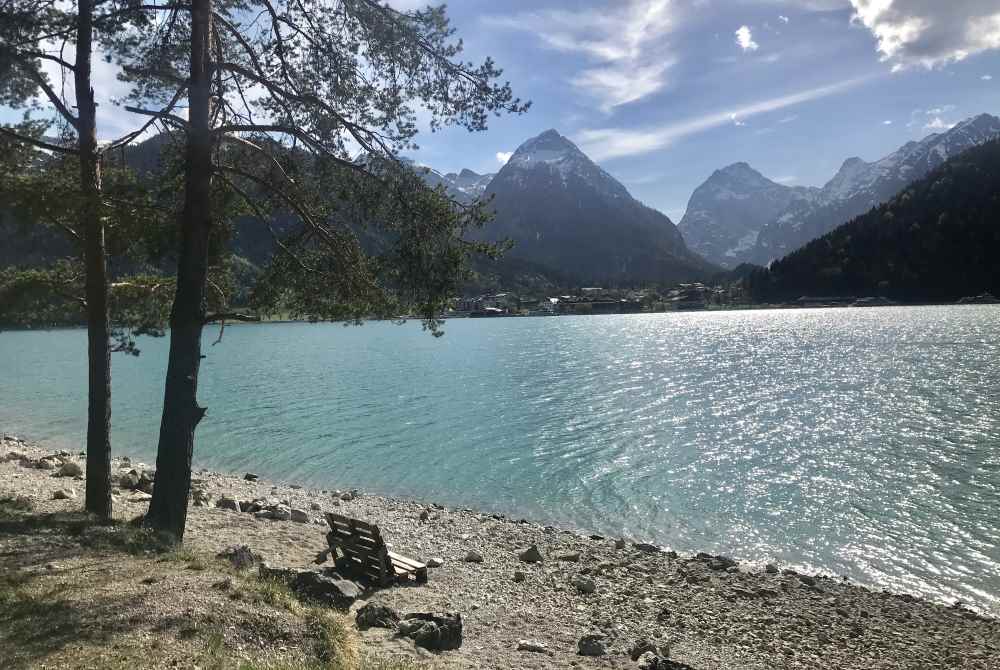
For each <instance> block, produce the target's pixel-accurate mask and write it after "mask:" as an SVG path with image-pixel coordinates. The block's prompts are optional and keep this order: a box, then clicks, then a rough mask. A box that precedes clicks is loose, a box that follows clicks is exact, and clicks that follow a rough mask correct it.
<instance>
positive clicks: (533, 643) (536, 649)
mask: <svg viewBox="0 0 1000 670" xmlns="http://www.w3.org/2000/svg"><path fill="white" fill-rule="evenodd" d="M517 650H518V651H530V652H533V653H536V654H545V653H547V652H548V651H549V648H548V646H547V645H546V644H545V643H544V642H538V641H537V640H518V641H517Z"/></svg>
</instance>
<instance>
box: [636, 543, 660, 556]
mask: <svg viewBox="0 0 1000 670" xmlns="http://www.w3.org/2000/svg"><path fill="white" fill-rule="evenodd" d="M632 546H633V547H635V548H636V550H638V551H641V552H644V553H647V554H658V553H660V552H661V551H663V550H662V549H660V548H659V547H658V546H656V545H655V544H650V543H648V542H636V543H635V544H633V545H632Z"/></svg>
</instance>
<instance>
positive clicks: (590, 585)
mask: <svg viewBox="0 0 1000 670" xmlns="http://www.w3.org/2000/svg"><path fill="white" fill-rule="evenodd" d="M570 583H572V584H573V586H575V587H576V590H577V591H579V592H580V593H593V592H594V591H596V590H597V585H596V584H594V580H593V579H590V578H589V577H584V576H583V575H575V576H574V577H573V579H571V580H570Z"/></svg>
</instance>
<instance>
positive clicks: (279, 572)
mask: <svg viewBox="0 0 1000 670" xmlns="http://www.w3.org/2000/svg"><path fill="white" fill-rule="evenodd" d="M303 572H310V571H309V570H299V569H297V568H277V567H274V566H273V565H271V564H270V563H268V562H267V561H262V562H261V563H260V565H258V566H257V576H258V577H260V578H261V579H269V580H273V581H276V582H281V583H282V584H285V585H289V586H290V585H291V584H292V583H293V582H295V580H296V579H298V576H299V575H300V574H301V573H303Z"/></svg>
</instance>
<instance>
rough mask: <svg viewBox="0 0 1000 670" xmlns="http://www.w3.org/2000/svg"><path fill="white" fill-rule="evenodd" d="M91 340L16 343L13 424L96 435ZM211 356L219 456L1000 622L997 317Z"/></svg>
mask: <svg viewBox="0 0 1000 670" xmlns="http://www.w3.org/2000/svg"><path fill="white" fill-rule="evenodd" d="M216 334H217V333H216V332H215V331H211V332H206V343H209V342H211V341H212V340H214V339H215V337H216ZM85 346H86V340H85V336H84V333H83V332H82V331H78V330H66V331H53V332H8V333H0V427H2V429H3V430H6V431H8V432H15V433H20V434H23V435H26V436H29V437H31V438H32V439H35V440H38V441H40V442H43V443H45V444H48V445H50V446H52V447H62V446H68V447H73V448H77V447H78V446H79V445H80V444H82V440H83V437H84V434H85V424H84V421H85V395H86V388H85V384H86V374H85V367H84V365H85V363H84V357H85ZM141 346H142V349H143V353H142V356H141V357H139V358H138V359H133V358H129V357H125V356H117V357H116V358H115V359H114V366H115V372H114V394H115V395H114V402H115V405H114V417H113V423H114V446H115V448H116V450H117V451H118V452H119V453H123V454H128V455H131V456H133V457H139V458H141V459H144V460H146V461H147V462H153V459H154V449H155V444H156V435H157V428H158V421H159V409H160V402H161V397H162V384H163V371H164V366H165V354H166V341H165V340H162V339H161V340H150V339H144V340H142V341H141ZM205 351H206V354H207V358H206V359H205V363H204V367H203V375H202V391H201V398H202V401H203V403H204V404H205V405H207V406H208V408H209V411H208V414H207V415H206V418H205V420H204V421H203V422H202V425H201V427H200V428H199V430H198V435H197V436H198V440H197V447H196V453H195V460H196V463H197V464H198V465H199V466H202V467H208V468H211V469H221V470H228V471H236V472H243V471H253V472H258V473H260V474H262V475H266V476H268V477H271V478H276V479H280V480H290V481H299V482H302V483H305V484H312V485H317V486H322V487H324V488H327V487H338V488H342V487H347V486H358V487H361V488H362V489H365V490H368V491H373V492H379V493H386V494H392V495H398V496H408V497H413V498H417V499H421V500H428V501H437V502H441V503H447V504H451V505H457V506H467V507H474V508H480V509H486V510H495V511H501V512H505V513H508V514H511V515H515V516H524V517H529V518H532V519H534V520H538V521H544V522H552V523H557V524H561V525H566V526H570V527H577V528H580V529H586V530H588V531H593V532H598V533H603V534H607V535H616V536H617V535H620V534H625V535H628V536H634V537H638V538H643V539H648V540H653V541H657V542H660V543H662V544H665V545H668V546H670V547H673V548H675V549H678V550H682V551H685V550H686V551H697V550H706V551H712V552H724V553H727V554H731V555H734V556H737V557H740V558H744V559H752V560H772V561H779V562H783V563H789V564H792V565H796V566H800V567H806V568H809V569H814V570H822V571H825V572H828V573H833V574H837V575H848V576H850V577H851V578H853V579H856V580H859V581H861V582H863V583H868V584H876V585H879V586H886V587H889V588H893V589H896V590H904V591H908V592H916V593H922V594H925V595H928V596H931V597H934V598H938V599H941V600H944V601H951V600H954V599H955V598H960V599H962V600H964V601H966V602H971V603H975V604H978V605H979V606H981V607H984V608H987V609H991V610H993V611H1000V308H997V307H991V306H969V307H925V308H878V309H838V310H795V311H754V312H729V313H690V314H657V315H628V316H603V317H600V316H595V317H559V318H525V319H496V320H456V321H450V322H448V323H447V326H446V335H445V337H443V338H439V339H435V338H433V337H431V336H430V335H428V334H427V333H424V332H422V331H421V329H420V327H419V325H417V324H413V323H411V324H407V325H404V326H394V325H391V324H386V323H376V324H369V325H366V326H364V327H361V328H357V327H344V326H339V325H329V324H318V325H310V324H271V325H250V326H230V327H229V328H227V330H226V333H225V338H224V339H223V341H222V343H221V344H219V345H218V346H214V347H212V346H207V345H206V350H205Z"/></svg>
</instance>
